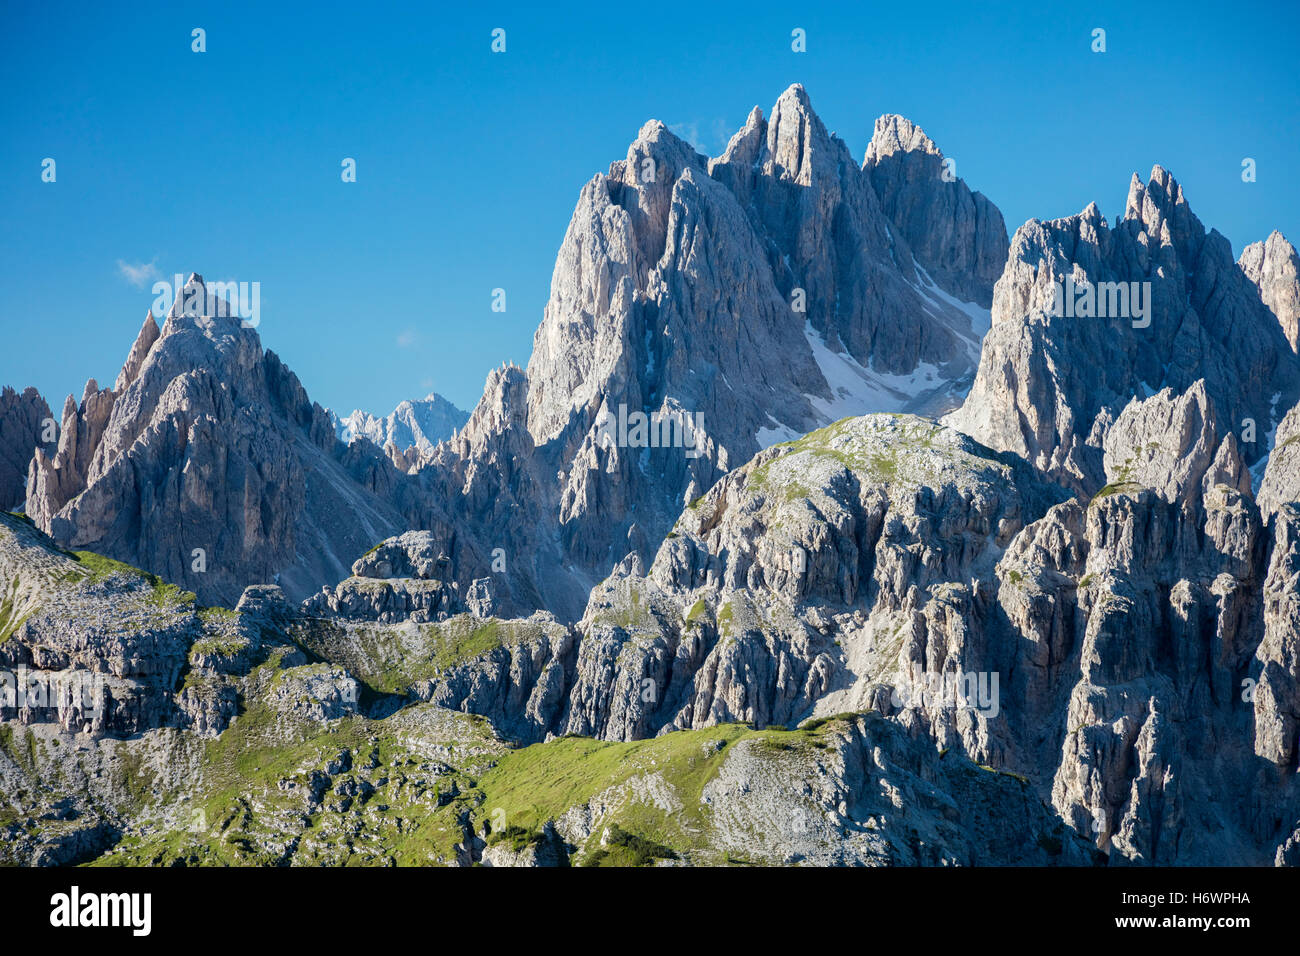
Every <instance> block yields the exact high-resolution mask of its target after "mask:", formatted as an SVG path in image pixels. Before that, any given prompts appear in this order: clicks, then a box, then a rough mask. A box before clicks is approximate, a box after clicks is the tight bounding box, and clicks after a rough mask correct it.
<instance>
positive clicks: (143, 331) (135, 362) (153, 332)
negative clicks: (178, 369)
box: [113, 309, 161, 393]
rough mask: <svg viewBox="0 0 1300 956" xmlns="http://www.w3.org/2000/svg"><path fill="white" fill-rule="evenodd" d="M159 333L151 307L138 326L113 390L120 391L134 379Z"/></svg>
mask: <svg viewBox="0 0 1300 956" xmlns="http://www.w3.org/2000/svg"><path fill="white" fill-rule="evenodd" d="M160 335H161V333H160V331H159V329H158V323H157V321H155V319H154V317H153V309H150V310H149V311H148V312H146V313H145V317H144V324H143V325H141V326H140V332H139V334H137V335H136V337H135V344H134V345H132V346H131V352H130V354H128V355H127V357H126V361H125V362H124V363H123V364H122V371H120V372H119V373H118V375H117V382H116V383H115V384H114V385H113V391H114V392H118V393H121V392H122V391H123V390H125V389H126V387H127V386H128V385H130V384H131V383H132V382H134V381H135V380H136V378H137V377H138V376H139V375H140V369H141V367H142V366H143V365H144V360H145V359H146V358H148V357H149V350H150V349H152V348H153V345H154V343H155V342H157V341H158V338H159V336H160Z"/></svg>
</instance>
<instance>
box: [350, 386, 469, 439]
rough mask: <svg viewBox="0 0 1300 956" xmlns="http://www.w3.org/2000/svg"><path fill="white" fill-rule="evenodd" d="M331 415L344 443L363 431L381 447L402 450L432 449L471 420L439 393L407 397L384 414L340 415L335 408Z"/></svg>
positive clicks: (365, 435)
mask: <svg viewBox="0 0 1300 956" xmlns="http://www.w3.org/2000/svg"><path fill="white" fill-rule="evenodd" d="M330 416H331V420H332V421H333V423H334V431H335V434H337V435H338V437H339V440H340V441H342V442H343V443H344V444H349V443H351V441H352V439H353V438H355V437H357V436H358V435H362V436H364V437H366V438H369V439H370V440H371V441H372V442H374V443H375V444H376V445H378V446H379V447H380V448H386V447H387V446H388V445H393V446H395V447H396V448H397V449H398V450H399V451H406V450H407V449H408V448H415V449H416V450H417V451H420V452H429V451H432V450H433V446H434V445H436V444H438V442H440V441H445V440H446V439H448V438H450V437H451V436H452V435H453V434H455V432H456V431H457V430H458V429H461V428H463V427H464V426H465V423H466V422H467V421H469V412H466V411H462V410H461V409H459V408H457V407H456V406H455V405H453V404H452V403H451V402H449V401H447V399H445V398H443V397H442V396H441V395H438V394H436V393H431V394H430V395H429V396H428V397H426V398H420V399H416V400H414V401H410V400H408V401H404V402H402V403H401V404H399V405H398V406H397V408H395V409H393V411H391V412H389V413H388V414H387V415H385V416H384V417H382V418H380V417H378V416H375V415H371V414H369V413H368V412H363V411H361V410H360V409H357V410H355V411H353V413H352V414H351V415H349V416H348V417H347V418H339V417H338V416H337V415H335V414H334V413H333V412H330Z"/></svg>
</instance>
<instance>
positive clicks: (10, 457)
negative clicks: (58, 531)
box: [0, 385, 53, 511]
mask: <svg viewBox="0 0 1300 956" xmlns="http://www.w3.org/2000/svg"><path fill="white" fill-rule="evenodd" d="M46 419H50V420H53V419H52V418H51V415H50V406H49V405H47V404H46V403H45V399H43V398H42V397H41V394H40V392H38V391H36V389H34V388H27V389H24V390H23V392H22V394H19V393H18V392H16V391H14V390H13V389H12V388H10V387H9V386H7V385H6V386H5V388H4V390H3V391H0V508H3V509H4V510H6V511H21V510H23V509H24V507H25V506H26V499H27V470H28V468H29V467H30V465H31V461H32V456H33V455H34V454H35V452H36V447H37V446H38V445H39V444H40V443H41V438H42V433H43V432H44V430H45V429H44V427H43V423H44V422H45V421H46Z"/></svg>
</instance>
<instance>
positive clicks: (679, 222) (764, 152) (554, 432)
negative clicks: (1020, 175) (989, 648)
mask: <svg viewBox="0 0 1300 956" xmlns="http://www.w3.org/2000/svg"><path fill="white" fill-rule="evenodd" d="M901 123H902V121H899V122H898V123H896V124H895V126H896V128H899V129H901V128H902V127H901V125H900V124H901ZM881 139H882V142H881V143H880V144H878V145H874V146H873V148H872V150H871V151H870V152H869V160H870V162H869V165H870V168H869V169H863V168H860V167H859V166H858V165H857V164H856V163H854V162H853V161H852V159H851V157H850V154H849V151H848V148H847V147H846V146H845V144H844V143H843V142H842V141H841V140H839V139H838V138H836V137H834V136H833V135H832V134H830V133H829V132H828V131H827V130H826V128H825V126H824V125H823V124H822V122H821V120H820V119H819V118H818V117H817V116H816V114H815V113H814V112H813V111H812V108H811V106H810V104H809V100H808V96H807V94H806V93H805V91H804V90H803V88H802V87H799V86H794V87H791V88H790V89H789V90H787V91H786V92H785V93H784V94H783V95H782V96H781V98H780V99H779V100H778V102H777V104H776V106H775V107H774V108H773V110H772V114H771V117H770V119H767V118H764V116H763V113H762V112H761V111H760V110H758V109H757V108H755V110H754V111H753V112H752V113H751V114H750V117H749V119H748V121H747V122H746V124H745V126H744V127H743V128H742V129H741V130H740V131H739V132H738V133H737V134H736V135H735V136H734V137H733V138H732V140H731V142H730V143H729V145H728V147H727V149H726V151H725V152H724V153H723V155H722V156H720V157H717V158H714V159H707V158H706V157H704V156H702V155H700V154H698V153H696V152H695V150H694V149H693V148H691V147H690V146H689V145H687V144H686V143H685V142H683V141H682V140H680V139H678V138H677V137H675V136H674V135H673V134H672V133H670V132H669V131H668V130H667V128H666V127H665V126H664V125H663V124H662V123H658V122H650V123H647V124H646V125H645V126H644V127H643V128H642V130H641V131H640V134H639V135H638V137H637V139H636V141H635V142H633V143H632V145H631V147H630V148H629V150H628V153H627V157H626V158H625V159H624V160H621V161H619V162H615V163H613V164H612V165H611V166H610V169H609V172H608V174H605V175H598V176H596V177H594V178H593V179H592V180H591V181H590V182H589V183H587V185H586V186H584V187H583V190H582V192H581V195H580V196H579V200H578V204H577V208H576V209H575V211H574V214H573V218H572V220H571V221H570V224H569V227H568V230H567V232H566V234H565V238H564V241H563V243H562V245H561V248H560V252H559V255H558V257H557V260H556V267H555V272H554V275H553V277H552V283H551V296H550V299H549V301H548V303H547V306H546V311H545V315H544V318H543V321H542V324H541V326H540V328H539V329H538V331H537V334H536V336H535V338H534V347H533V355H532V358H531V359H530V361H529V364H528V369H527V371H526V372H521V371H520V370H517V369H512V368H505V369H501V370H498V371H497V372H494V373H493V375H492V376H491V377H490V379H489V381H488V385H487V388H486V390H485V392H484V397H483V399H482V401H481V402H480V404H479V406H478V408H477V409H476V410H475V411H474V413H473V414H472V415H471V417H470V420H469V422H468V424H467V425H466V427H465V428H464V429H463V430H462V431H461V433H460V434H459V435H458V436H457V437H456V438H455V439H454V440H452V441H449V442H447V443H445V444H444V445H442V446H440V447H439V448H438V449H436V450H435V452H434V453H433V454H431V455H428V456H426V458H425V459H424V461H423V462H422V464H421V465H419V466H418V467H417V469H416V471H417V475H418V477H420V478H421V480H423V481H424V482H425V483H426V485H427V487H429V488H430V494H431V496H432V497H434V498H435V499H438V500H445V501H447V502H448V505H447V507H448V510H449V511H450V512H451V513H452V514H453V515H456V516H457V517H458V518H460V519H461V524H462V526H464V527H469V528H472V529H473V533H474V536H475V537H476V539H477V540H478V541H479V542H480V543H481V544H482V545H483V546H485V547H488V548H495V547H500V548H502V549H503V550H504V551H505V552H506V554H507V556H508V558H509V560H510V561H511V562H512V564H511V568H512V571H511V576H512V577H514V578H516V580H517V582H519V583H517V584H516V585H515V588H514V589H515V591H516V593H517V594H518V595H519V596H520V600H521V601H526V599H527V595H528V594H529V593H530V592H533V593H536V594H537V595H538V596H539V597H541V601H540V602H539V603H540V605H542V606H545V607H547V608H548V609H550V610H553V611H555V612H556V613H558V614H561V615H563V616H566V617H569V618H570V619H572V618H575V617H577V616H578V615H579V614H580V613H581V608H582V605H583V603H585V600H586V594H587V591H588V589H589V588H590V584H591V582H592V581H593V580H596V579H599V578H600V577H602V576H604V575H605V574H606V573H607V572H608V570H609V569H610V568H611V567H613V566H614V564H615V563H617V562H618V561H620V560H621V559H622V558H623V557H624V556H625V555H626V554H628V553H629V552H631V553H635V554H637V555H638V556H639V557H640V559H641V560H642V561H643V563H644V562H648V561H649V558H650V556H651V553H652V551H653V549H654V547H655V546H656V544H657V542H658V541H659V540H661V539H662V536H663V534H664V533H665V532H666V531H667V530H668V529H669V528H670V527H671V526H672V524H673V522H674V521H675V520H676V517H677V514H678V513H679V511H680V509H681V507H682V505H683V504H685V503H687V502H689V501H690V500H692V499H693V498H695V497H698V496H699V495H700V494H702V493H703V492H704V490H705V489H707V488H708V487H710V486H711V485H712V484H713V483H714V482H715V481H716V480H717V479H718V478H720V477H721V476H722V475H723V474H724V473H725V472H726V471H728V470H729V469H731V468H734V467H735V466H736V465H737V464H739V463H741V462H743V461H745V460H747V459H748V458H750V457H751V456H752V455H753V454H755V453H756V452H757V451H759V450H760V449H761V448H762V447H764V446H766V445H770V444H772V443H773V442H775V441H778V440H781V439H783V438H793V437H796V436H797V435H799V434H803V433H804V432H806V431H808V430H810V429H812V428H815V427H817V426H820V425H825V424H827V423H829V422H831V421H834V420H837V419H839V418H841V417H843V416H845V415H847V414H858V413H861V412H863V411H871V410H895V409H902V408H928V409H935V410H945V409H947V408H951V407H952V406H953V405H954V404H955V402H956V400H957V398H958V397H959V395H960V392H961V391H962V390H964V388H965V384H964V383H965V382H967V381H969V376H970V374H971V372H972V369H973V366H974V362H975V356H976V353H977V350H978V342H979V338H980V336H981V335H982V333H983V330H984V323H985V322H986V321H987V318H986V317H984V318H981V310H980V307H979V306H978V305H972V304H969V303H963V302H962V301H961V299H962V298H963V297H970V298H972V299H975V300H979V301H983V302H985V303H987V301H988V300H989V285H990V282H989V277H990V276H991V274H992V266H991V265H990V263H991V262H993V261H995V260H997V259H1000V258H1004V253H1005V237H1004V236H1002V237H1001V238H1000V237H999V229H1000V228H1001V227H1000V225H999V223H1000V221H1001V220H1000V218H999V217H998V216H997V214H996V210H994V209H993V208H992V207H991V205H990V204H988V203H987V201H985V200H983V197H976V195H975V194H972V193H970V192H969V190H967V189H966V187H965V186H964V185H963V184H961V183H960V182H956V183H947V182H944V181H943V180H942V178H941V177H940V169H939V166H938V165H937V164H936V162H933V160H936V159H937V156H936V155H935V154H934V152H933V151H934V147H933V144H930V143H929V141H928V140H924V141H923V140H922V139H916V140H915V141H912V140H911V139H909V141H908V142H906V143H892V144H885V142H884V137H883V135H882V137H881ZM927 177H930V178H927ZM877 189H879V191H880V193H881V194H880V195H878V193H877ZM882 197H883V198H882ZM884 203H887V204H888V207H889V208H890V209H891V210H893V212H894V214H895V215H896V216H897V217H898V219H897V221H898V222H899V223H903V224H904V226H905V228H899V227H896V226H895V225H893V223H892V222H891V219H890V215H889V214H887V213H886V211H885V208H884V205H883V204H884ZM934 224H942V229H943V237H942V238H941V239H936V240H935V242H934V243H933V244H931V245H928V246H927V247H926V248H925V251H924V253H923V254H921V255H918V256H916V257H914V255H913V252H912V250H911V247H910V246H909V241H908V239H907V238H905V235H906V232H907V231H909V230H910V231H912V232H915V233H916V234H917V235H918V236H920V235H921V234H922V233H924V232H925V230H926V228H927V226H928V225H934ZM967 247H969V248H967ZM954 249H959V250H960V251H958V252H956V253H955V255H956V258H955V259H953V260H951V261H947V263H946V265H945V266H944V268H942V269H940V268H939V265H940V263H941V261H943V260H944V257H945V255H946V251H945V250H954ZM922 263H929V264H930V265H932V266H935V268H936V269H937V270H938V271H937V272H936V273H929V272H928V271H927V269H926V268H925V267H924V266H923V265H922ZM968 273H969V275H968ZM954 390H956V391H955V393H954ZM637 415H647V416H655V417H656V418H657V420H658V421H659V422H660V423H661V425H662V424H663V423H666V426H664V427H663V429H662V431H661V430H656V433H655V434H656V435H659V436H661V437H665V438H666V440H664V441H660V440H658V439H657V438H656V439H651V438H650V437H649V435H647V434H646V432H645V431H644V430H643V431H642V432H641V433H640V436H638V434H637V433H636V431H635V426H633V428H631V429H629V428H626V427H623V426H625V425H626V423H627V421H628V417H629V416H637ZM674 428H675V429H676V431H673V429H674ZM663 432H666V434H663ZM486 573H487V572H486V569H485V568H482V567H480V568H477V569H474V570H467V571H462V570H459V569H458V571H457V577H458V579H463V578H465V577H472V578H481V577H484V576H485V575H486Z"/></svg>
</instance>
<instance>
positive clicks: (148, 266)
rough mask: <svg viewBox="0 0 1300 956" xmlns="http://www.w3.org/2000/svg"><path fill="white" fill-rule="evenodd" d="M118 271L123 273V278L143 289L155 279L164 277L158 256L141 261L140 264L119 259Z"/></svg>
mask: <svg viewBox="0 0 1300 956" xmlns="http://www.w3.org/2000/svg"><path fill="white" fill-rule="evenodd" d="M117 271H118V272H119V273H121V275H122V278H123V279H125V280H126V281H127V282H129V283H131V285H133V286H135V287H136V288H137V289H143V288H144V287H145V285H146V284H147V283H149V282H150V281H151V280H153V279H161V278H162V273H161V272H159V271H158V259H157V257H155V258H154V260H153V261H152V262H141V263H139V264H138V265H132V264H131V263H129V262H125V261H123V260H122V259H118V260H117Z"/></svg>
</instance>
